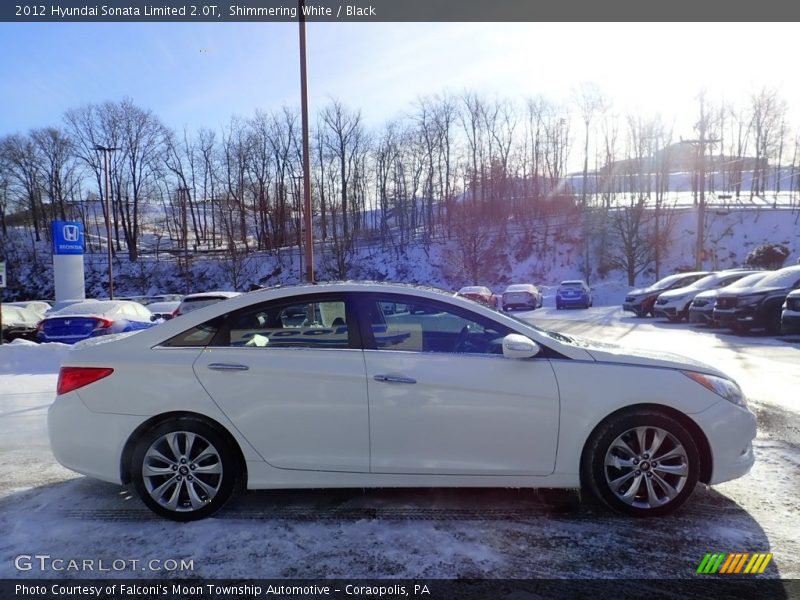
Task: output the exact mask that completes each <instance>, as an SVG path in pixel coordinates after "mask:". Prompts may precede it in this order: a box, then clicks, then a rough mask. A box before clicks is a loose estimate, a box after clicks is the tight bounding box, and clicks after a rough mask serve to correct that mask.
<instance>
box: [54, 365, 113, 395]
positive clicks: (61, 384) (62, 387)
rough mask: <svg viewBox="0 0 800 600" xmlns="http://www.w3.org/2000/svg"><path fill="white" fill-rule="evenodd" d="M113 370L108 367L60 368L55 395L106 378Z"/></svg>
mask: <svg viewBox="0 0 800 600" xmlns="http://www.w3.org/2000/svg"><path fill="white" fill-rule="evenodd" d="M113 372H114V369H111V368H108V367H61V370H60V371H59V372H58V386H57V387H56V393H57V394H58V395H59V396H60V395H62V394H66V393H68V392H71V391H73V390H77V389H78V388H82V387H83V386H85V385H89V384H90V383H94V382H95V381H99V380H100V379H103V378H104V377H108V376H109V375H111V374H112V373H113Z"/></svg>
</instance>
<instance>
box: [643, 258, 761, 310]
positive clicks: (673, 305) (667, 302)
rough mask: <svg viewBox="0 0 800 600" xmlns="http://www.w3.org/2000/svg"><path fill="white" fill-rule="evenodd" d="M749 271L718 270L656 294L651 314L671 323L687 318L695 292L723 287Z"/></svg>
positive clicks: (750, 270)
mask: <svg viewBox="0 0 800 600" xmlns="http://www.w3.org/2000/svg"><path fill="white" fill-rule="evenodd" d="M751 273H753V270H752V269H729V270H725V271H719V272H717V273H711V274H709V275H706V276H705V277H701V278H700V279H698V280H697V281H695V282H694V283H690V284H689V285H687V286H684V287H680V288H675V289H672V290H669V291H668V292H663V293H661V294H659V295H658V298H657V299H656V303H655V305H654V306H653V316H655V317H666V318H667V319H668V320H670V321H672V322H673V323H675V322H678V321H683V320H684V319H688V318H689V305H690V304H691V303H692V300H694V298H695V296H697V294H699V293H700V292H704V291H706V290H712V289H719V288H723V287H725V286H727V285H730V284H731V283H733V282H734V281H737V280H738V279H741V278H742V277H744V276H745V275H748V274H751Z"/></svg>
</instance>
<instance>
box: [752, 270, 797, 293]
mask: <svg viewBox="0 0 800 600" xmlns="http://www.w3.org/2000/svg"><path fill="white" fill-rule="evenodd" d="M798 279H800V267H789V268H788V269H781V270H780V271H775V272H774V273H770V274H769V275H767V276H766V277H764V279H762V280H761V281H760V282H759V284H758V287H764V288H769V287H778V288H785V287H792V286H793V285H794V284H795V283H796V282H797V280H798Z"/></svg>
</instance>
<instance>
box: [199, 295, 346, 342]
mask: <svg viewBox="0 0 800 600" xmlns="http://www.w3.org/2000/svg"><path fill="white" fill-rule="evenodd" d="M212 345H214V346H234V347H247V348H315V349H324V348H339V349H341V348H348V347H349V328H348V323H347V314H346V310H345V303H344V301H343V300H337V299H332V300H302V299H301V300H294V301H293V300H282V301H275V302H269V303H265V304H259V305H257V306H255V307H249V308H246V309H244V310H241V311H238V312H235V313H233V314H231V315H229V316H228V318H227V320H226V324H225V329H224V331H223V334H222V335H220V336H217V338H215V339H214V342H213V344H212Z"/></svg>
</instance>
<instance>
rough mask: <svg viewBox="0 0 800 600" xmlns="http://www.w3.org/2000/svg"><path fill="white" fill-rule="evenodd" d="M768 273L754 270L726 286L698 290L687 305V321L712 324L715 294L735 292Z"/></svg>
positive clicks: (759, 279) (752, 283)
mask: <svg viewBox="0 0 800 600" xmlns="http://www.w3.org/2000/svg"><path fill="white" fill-rule="evenodd" d="M769 273H770V272H769V271H756V272H754V273H750V274H745V276H744V277H742V278H741V279H738V280H736V281H735V282H733V283H731V284H730V285H728V286H727V287H724V288H718V289H714V290H706V291H704V292H700V293H699V294H697V295H696V296H695V297H694V300H692V304H691V305H690V306H689V322H690V323H702V324H704V325H713V324H714V303H715V302H716V301H717V296H719V294H720V292H723V291H724V292H732V293H735V292H736V290H738V289H740V288H746V287H750V286H752V285H754V284H755V283H756V282H758V281H761V280H762V279H764V277H766V276H767V275H769Z"/></svg>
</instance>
